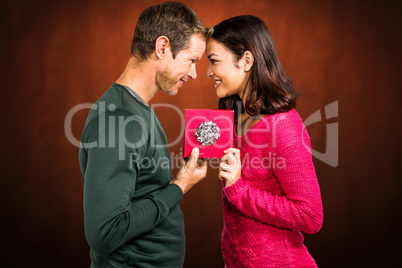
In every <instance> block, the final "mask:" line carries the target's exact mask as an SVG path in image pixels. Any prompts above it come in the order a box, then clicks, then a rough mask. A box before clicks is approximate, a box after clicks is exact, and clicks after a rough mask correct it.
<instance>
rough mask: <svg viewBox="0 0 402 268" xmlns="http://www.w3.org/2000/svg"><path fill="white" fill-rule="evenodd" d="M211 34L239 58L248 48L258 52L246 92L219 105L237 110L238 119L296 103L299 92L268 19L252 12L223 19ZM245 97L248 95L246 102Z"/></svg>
mask: <svg viewBox="0 0 402 268" xmlns="http://www.w3.org/2000/svg"><path fill="white" fill-rule="evenodd" d="M208 38H213V39H215V40H216V41H217V42H218V43H220V44H222V45H224V46H225V47H226V48H228V49H229V50H230V51H231V52H232V54H233V55H234V60H235V61H236V62H238V61H239V60H240V59H241V58H242V56H243V54H244V53H245V52H246V51H250V52H251V53H252V54H253V56H254V63H253V66H252V68H251V74H250V77H249V80H248V81H247V85H246V87H247V86H249V90H248V91H247V93H246V96H238V95H232V96H229V97H225V98H221V99H220V100H219V109H226V110H235V120H236V119H237V117H238V116H239V112H240V111H239V110H240V109H238V107H237V105H241V112H244V111H245V112H247V113H248V114H250V115H260V114H275V113H278V112H286V111H289V110H291V109H293V108H295V107H296V99H297V94H296V91H295V88H294V86H293V83H292V81H291V80H290V78H289V77H288V75H287V74H286V72H285V70H284V69H283V67H282V65H281V63H280V62H279V58H278V55H277V52H276V48H275V43H274V40H273V38H272V36H271V33H270V32H269V30H268V27H267V26H266V25H265V23H264V22H263V21H262V20H261V19H259V18H257V17H255V16H251V15H242V16H237V17H233V18H230V19H227V20H224V21H222V22H221V23H219V24H217V25H216V26H214V27H213V29H210V32H209V35H208ZM241 98H246V102H245V105H244V106H243V105H242V103H241Z"/></svg>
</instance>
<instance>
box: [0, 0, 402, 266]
mask: <svg viewBox="0 0 402 268" xmlns="http://www.w3.org/2000/svg"><path fill="white" fill-rule="evenodd" d="M157 2H159V1H143V2H139V1H78V0H71V1H54V0H52V1H50V0H43V1H21V0H7V1H1V7H0V10H1V16H0V17H1V39H2V41H1V43H0V52H1V70H0V71H1V72H0V75H1V84H0V85H1V97H0V109H1V110H0V118H1V121H0V126H1V131H0V140H1V141H2V144H1V145H0V148H1V149H0V150H1V151H0V152H1V159H0V176H1V179H0V213H1V221H0V230H1V233H0V239H1V244H2V248H3V249H2V250H1V253H0V254H1V255H0V265H1V266H2V267H89V257H88V251H89V249H88V246H87V244H86V241H85V237H84V232H83V211H82V184H81V177H80V171H79V165H78V157H77V152H78V149H77V148H76V147H75V146H73V145H72V144H71V143H70V142H69V141H68V139H67V138H66V134H65V131H64V121H65V117H66V115H67V113H68V112H69V110H70V109H72V108H73V107H75V106H76V105H78V104H81V103H93V102H94V101H95V100H96V99H97V98H98V97H100V96H101V94H102V93H103V92H104V91H105V90H107V89H108V88H109V87H110V85H111V83H112V82H113V81H115V80H116V79H117V78H118V76H119V75H120V74H121V72H122V71H123V69H124V67H125V64H126V62H127V59H128V56H129V48H130V42H131V38H132V34H133V32H134V27H135V23H136V20H137V18H138V16H139V14H140V12H141V11H142V10H143V9H144V8H146V7H148V6H150V5H152V4H155V3H157ZM397 2H398V1H385V2H384V1H379V0H369V1H346V0H342V1H336V0H331V1H326V0H324V1H312V0H310V1H297V0H282V1H279V0H278V1H269V0H268V1H263V0H254V1H238V0H223V1H212V0H203V1H196V0H189V1H185V3H187V4H188V5H190V6H191V7H192V8H193V9H195V10H196V12H197V13H198V14H199V16H200V17H201V19H202V20H203V22H204V23H205V24H206V25H207V26H209V25H215V24H216V23H218V22H220V21H221V20H223V19H226V18H229V17H232V16H235V15H240V14H253V15H256V16H259V17H260V18H262V19H263V20H264V21H265V22H266V23H267V25H268V27H269V28H270V30H271V32H272V35H273V37H274V39H275V41H276V45H277V49H278V53H279V57H280V59H281V62H282V63H283V65H284V67H285V69H286V71H287V73H288V74H289V75H290V77H291V78H292V80H293V82H294V84H295V86H296V88H297V90H298V91H299V92H304V94H303V95H302V97H301V98H300V99H299V102H298V106H297V110H298V111H299V113H300V115H301V116H302V118H303V119H304V120H305V119H306V118H307V117H308V116H309V115H311V114H313V113H314V112H316V111H318V110H321V111H323V110H324V107H325V106H326V105H327V104H329V103H332V102H334V101H339V116H338V117H337V118H334V119H331V120H329V121H325V120H323V121H322V122H319V123H316V124H314V125H311V126H308V131H309V133H310V136H311V139H312V145H313V148H314V149H315V150H317V151H320V152H325V144H326V124H327V123H339V165H338V166H337V167H331V166H329V165H327V164H325V163H323V162H321V161H319V160H318V159H317V158H314V163H315V166H316V171H317V175H318V178H319V183H320V185H321V190H322V199H323V205H324V212H325V217H324V225H323V228H322V230H321V231H320V232H319V233H318V234H316V235H306V236H305V243H306V245H307V246H308V248H309V250H310V252H311V254H312V255H313V256H314V258H315V259H316V261H317V263H318V264H319V266H320V267H394V266H397V265H398V264H399V265H400V264H401V263H402V262H401V260H400V259H401V258H400V252H401V250H402V248H401V243H400V241H401V238H402V237H401V234H400V231H399V229H400V227H401V223H400V218H401V217H400V216H401V201H400V195H399V193H400V190H401V188H400V187H401V183H400V180H401V178H402V176H401V175H402V174H401V169H400V167H401V164H400V160H401V157H400V149H401V136H402V135H401V134H402V127H401V123H400V122H401V121H400V116H401V110H400V107H399V105H400V99H401V97H402V94H401V90H402V88H401V86H402V85H401V80H400V72H401V68H400V63H401V53H400V51H399V50H400V49H401V45H402V42H401V21H400V11H401V5H400V4H397ZM206 66H207V62H206V60H205V58H203V60H202V61H201V62H200V63H199V64H198V66H197V68H198V76H199V77H198V79H197V80H195V81H191V82H189V83H187V84H186V85H185V86H184V88H182V89H181V90H180V92H179V94H178V95H177V96H175V97H168V96H166V95H164V94H163V93H158V94H157V95H156V97H155V98H154V99H153V101H152V103H154V104H155V103H170V104H173V105H175V106H176V107H178V108H179V109H180V110H181V112H183V111H184V109H185V108H211V109H213V108H216V107H217V101H218V98H217V97H216V95H215V89H214V86H213V83H212V81H211V79H207V78H206V76H205V73H206ZM87 112H88V110H87V109H83V110H81V111H79V112H78V113H76V114H75V116H74V117H73V120H72V133H73V134H74V136H75V137H76V138H79V136H80V135H81V130H82V128H83V125H84V121H85V118H86V115H87ZM156 113H157V114H158V115H159V116H160V120H161V122H162V124H163V126H164V127H165V130H166V132H167V135H168V138H169V141H173V140H175V139H176V137H177V136H178V135H179V134H180V132H179V129H180V122H181V121H180V120H179V119H180V118H179V117H178V116H179V115H178V114H177V113H176V112H175V111H174V110H172V109H166V108H158V109H156ZM180 145H181V142H180V143H179V144H177V145H175V146H172V147H171V150H172V152H173V153H175V154H177V153H178V152H179V150H180ZM175 172H177V170H176V171H175ZM216 175H217V170H216V169H213V168H210V169H209V171H208V177H207V178H206V179H205V180H204V181H203V182H202V183H200V184H199V185H198V186H197V187H196V188H195V189H193V190H192V191H191V192H190V193H188V194H187V195H186V196H185V197H184V199H183V201H182V209H183V211H184V214H185V220H186V234H187V254H186V261H185V267H190V268H192V267H223V262H222V258H221V253H220V247H219V240H220V231H221V226H222V211H221V196H220V194H221V189H220V184H219V180H218V179H217V176H216ZM398 256H399V257H398Z"/></svg>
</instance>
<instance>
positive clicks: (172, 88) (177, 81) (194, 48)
mask: <svg viewBox="0 0 402 268" xmlns="http://www.w3.org/2000/svg"><path fill="white" fill-rule="evenodd" d="M204 52H205V41H204V39H203V38H202V37H201V35H199V34H193V36H192V37H191V38H190V44H189V47H188V48H187V49H183V50H180V51H179V52H178V53H177V55H176V58H175V59H173V54H172V53H171V52H170V55H169V58H168V59H167V62H166V64H165V68H164V69H163V70H162V71H161V72H159V73H158V74H157V77H156V83H157V86H158V88H159V89H161V90H162V91H163V92H165V93H166V94H168V95H176V94H177V92H178V91H179V88H181V87H182V86H183V84H184V82H186V81H187V80H188V79H196V78H197V72H196V69H195V64H196V63H197V62H198V61H199V60H200V59H201V57H202V55H203V54H204Z"/></svg>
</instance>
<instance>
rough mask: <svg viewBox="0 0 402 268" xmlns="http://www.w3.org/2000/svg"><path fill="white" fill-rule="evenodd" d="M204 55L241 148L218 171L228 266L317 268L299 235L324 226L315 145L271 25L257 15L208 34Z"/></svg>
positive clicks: (227, 153) (231, 151)
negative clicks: (230, 112)
mask: <svg viewBox="0 0 402 268" xmlns="http://www.w3.org/2000/svg"><path fill="white" fill-rule="evenodd" d="M206 55H207V58H208V60H209V65H208V70H207V75H208V76H209V77H211V78H212V79H213V80H214V81H215V88H216V90H217V95H218V97H219V98H221V99H220V101H219V108H220V109H232V110H235V118H236V120H235V121H236V122H235V123H236V128H235V147H236V148H229V149H227V150H226V151H225V155H224V156H223V157H222V162H221V165H220V168H219V178H220V179H221V180H222V184H223V211H224V226H223V231H222V240H221V248H222V254H223V258H224V261H225V266H226V267H227V268H230V267H264V268H265V267H281V268H283V267H317V265H316V263H315V261H314V259H313V258H312V257H311V256H310V254H309V252H308V251H307V248H306V247H305V246H304V244H303V235H302V234H301V232H305V233H309V234H314V233H316V232H318V231H319V230H320V228H321V226H322V221H323V211H322V203H321V194H320V189H319V185H318V181H317V178H316V174H315V169H314V166H313V162H312V156H311V145H310V139H309V136H308V133H307V131H306V129H305V127H304V125H303V122H302V120H301V118H300V116H299V114H298V113H297V112H296V110H295V109H294V108H295V105H296V98H297V96H296V93H295V89H294V87H293V84H292V82H291V80H290V79H289V77H288V76H287V74H286V73H285V71H284V69H283V67H282V66H281V64H280V62H279V59H278V56H277V53H276V49H275V45H274V41H273V39H272V36H271V34H270V32H269V30H268V28H267V26H266V25H265V23H264V22H263V21H262V20H260V19H259V18H257V17H254V16H238V17H233V18H230V19H228V20H225V21H223V22H221V23H219V24H218V25H216V26H215V27H214V28H212V29H211V30H210V34H209V39H208V42H207V50H206ZM239 106H240V107H241V108H240V109H238V107H239ZM239 110H240V111H239Z"/></svg>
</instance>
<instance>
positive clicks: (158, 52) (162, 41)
mask: <svg viewBox="0 0 402 268" xmlns="http://www.w3.org/2000/svg"><path fill="white" fill-rule="evenodd" d="M169 48H170V43H169V38H167V37H166V36H159V37H158V39H156V42H155V56H156V58H157V59H158V60H161V59H163V58H164V57H165V56H166V53H167V52H168V50H169Z"/></svg>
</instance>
